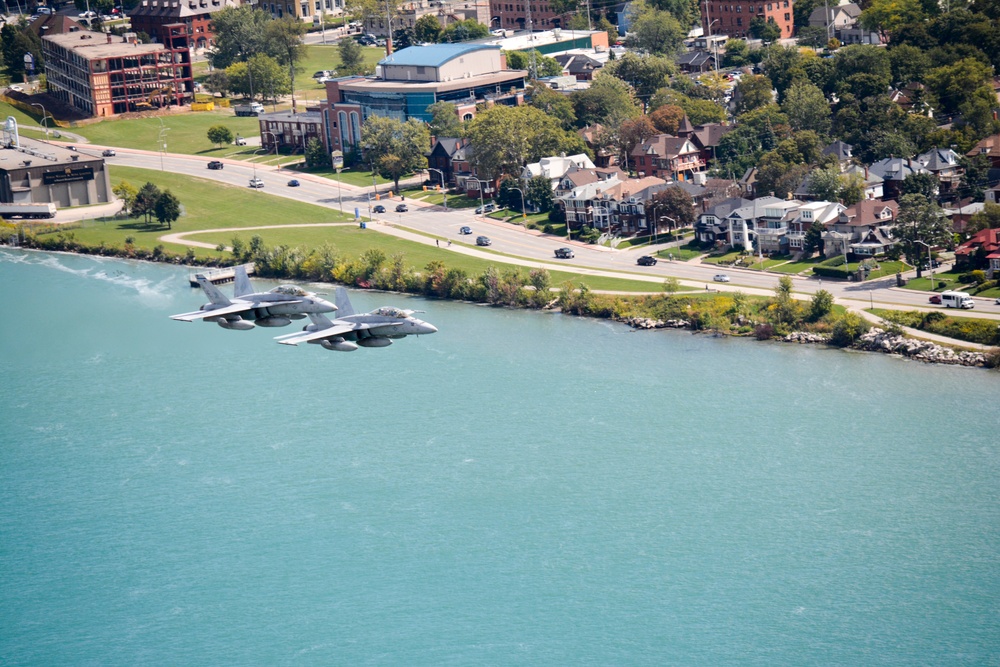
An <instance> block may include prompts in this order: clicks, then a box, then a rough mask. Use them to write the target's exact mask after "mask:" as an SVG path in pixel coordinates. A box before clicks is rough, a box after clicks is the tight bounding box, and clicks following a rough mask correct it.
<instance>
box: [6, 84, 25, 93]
mask: <svg viewBox="0 0 1000 667" xmlns="http://www.w3.org/2000/svg"><path fill="white" fill-rule="evenodd" d="M7 87H8V88H10V89H11V90H16V91H17V92H19V93H23V92H24V86H19V85H17V84H16V83H15V84H14V85H13V86H7Z"/></svg>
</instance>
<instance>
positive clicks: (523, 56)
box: [504, 51, 563, 79]
mask: <svg viewBox="0 0 1000 667" xmlns="http://www.w3.org/2000/svg"><path fill="white" fill-rule="evenodd" d="M504 53H505V55H506V56H507V68H508V69H523V70H528V73H529V74H528V76H530V77H531V78H532V79H536V78H538V77H543V76H559V75H560V74H562V71H563V69H562V65H560V64H559V63H558V62H557V61H556V59H555V58H551V57H549V56H546V55H543V54H541V53H539V52H538V51H535V69H534V71H532V69H531V51H528V52H524V51H505V52H504Z"/></svg>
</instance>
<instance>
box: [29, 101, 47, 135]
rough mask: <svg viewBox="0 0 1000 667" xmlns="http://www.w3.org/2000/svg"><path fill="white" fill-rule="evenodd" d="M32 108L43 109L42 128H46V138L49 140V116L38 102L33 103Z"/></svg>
mask: <svg viewBox="0 0 1000 667" xmlns="http://www.w3.org/2000/svg"><path fill="white" fill-rule="evenodd" d="M31 106H33V107H41V108H42V127H44V128H45V138H46V139H48V138H49V124H48V119H49V116H48V114H47V113H46V112H45V107H44V106H42V105H41V104H40V103H38V102H32V103H31Z"/></svg>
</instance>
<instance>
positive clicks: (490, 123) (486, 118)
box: [465, 105, 586, 179]
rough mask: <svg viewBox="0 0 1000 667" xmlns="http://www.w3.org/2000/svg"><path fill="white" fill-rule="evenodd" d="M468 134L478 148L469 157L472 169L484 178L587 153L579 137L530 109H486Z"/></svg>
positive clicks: (517, 171) (469, 125) (472, 122)
mask: <svg viewBox="0 0 1000 667" xmlns="http://www.w3.org/2000/svg"><path fill="white" fill-rule="evenodd" d="M465 134H466V136H467V137H468V138H469V141H470V142H471V143H472V145H473V146H475V147H476V150H475V151H474V152H473V154H472V156H471V157H470V161H471V162H472V165H473V167H475V169H476V172H477V173H478V174H479V175H480V176H481V177H483V178H490V179H493V178H499V177H500V176H502V175H504V174H512V175H517V174H520V172H521V167H522V165H525V164H528V163H531V162H537V161H538V160H539V159H541V158H542V157H545V156H548V155H558V154H559V153H560V152H565V153H566V154H567V155H575V154H577V153H583V152H585V151H586V147H585V146H584V144H583V140H582V139H580V137H578V136H577V135H576V134H575V133H572V132H566V131H565V130H563V129H562V128H561V127H560V126H559V121H558V120H556V119H555V118H552V117H551V116H547V115H546V114H545V113H543V112H541V111H539V110H538V109H535V108H534V107H530V106H526V107H509V106H503V105H500V106H495V107H492V108H489V109H486V110H485V111H483V112H481V113H479V114H478V115H477V116H476V117H475V118H474V119H472V120H470V121H469V122H468V123H467V125H466V133H465Z"/></svg>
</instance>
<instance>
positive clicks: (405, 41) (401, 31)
mask: <svg viewBox="0 0 1000 667" xmlns="http://www.w3.org/2000/svg"><path fill="white" fill-rule="evenodd" d="M415 44H417V38H416V35H415V34H414V32H413V28H411V27H409V26H405V27H402V28H397V29H395V30H393V31H392V48H393V49H395V50H399V49H406V48H409V47H411V46H413V45H415Z"/></svg>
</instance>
